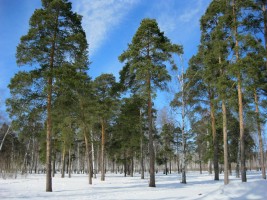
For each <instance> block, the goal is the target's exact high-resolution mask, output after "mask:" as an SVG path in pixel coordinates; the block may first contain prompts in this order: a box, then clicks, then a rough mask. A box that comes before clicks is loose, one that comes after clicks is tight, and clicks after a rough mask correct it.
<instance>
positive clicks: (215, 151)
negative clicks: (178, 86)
mask: <svg viewBox="0 0 267 200" xmlns="http://www.w3.org/2000/svg"><path fill="white" fill-rule="evenodd" d="M211 93H212V92H210V93H209V98H210V118H211V129H212V138H213V166H214V180H219V155H218V141H217V133H216V122H215V108H214V104H213V102H212V101H213V95H212V94H211Z"/></svg>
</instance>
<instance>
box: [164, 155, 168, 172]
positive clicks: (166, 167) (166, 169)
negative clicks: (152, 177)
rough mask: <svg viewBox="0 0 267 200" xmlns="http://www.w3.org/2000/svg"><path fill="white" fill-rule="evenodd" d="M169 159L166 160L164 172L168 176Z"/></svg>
mask: <svg viewBox="0 0 267 200" xmlns="http://www.w3.org/2000/svg"><path fill="white" fill-rule="evenodd" d="M167 164H168V163H167V158H165V170H164V173H165V175H167V174H168V166H167Z"/></svg>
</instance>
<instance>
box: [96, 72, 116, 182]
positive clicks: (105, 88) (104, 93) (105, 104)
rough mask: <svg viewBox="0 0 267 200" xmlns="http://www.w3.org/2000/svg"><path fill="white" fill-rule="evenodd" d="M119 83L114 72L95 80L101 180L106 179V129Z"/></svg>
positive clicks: (113, 108) (113, 107) (114, 105)
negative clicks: (99, 126) (99, 125)
mask: <svg viewBox="0 0 267 200" xmlns="http://www.w3.org/2000/svg"><path fill="white" fill-rule="evenodd" d="M116 88H117V83H116V80H115V77H114V76H113V75H112V74H102V75H100V76H98V77H97V78H96V79H95V80H94V89H95V93H96V99H97V106H98V108H97V116H98V117H99V121H100V124H101V181H104V180H105V155H106V153H105V151H106V147H105V146H106V130H107V127H108V122H109V120H110V119H111V118H112V114H113V112H114V110H115V107H116V104H117V103H116V101H117V98H118V96H119V93H118V91H117V90H116Z"/></svg>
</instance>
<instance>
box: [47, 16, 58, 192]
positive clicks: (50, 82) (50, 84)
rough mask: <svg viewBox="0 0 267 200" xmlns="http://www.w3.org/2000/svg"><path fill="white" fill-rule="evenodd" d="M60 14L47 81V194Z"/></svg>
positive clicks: (50, 184)
mask: <svg viewBox="0 0 267 200" xmlns="http://www.w3.org/2000/svg"><path fill="white" fill-rule="evenodd" d="M58 14H59V12H57V16H56V25H55V29H54V35H53V40H52V47H51V52H50V61H49V73H50V74H49V76H48V80H47V105H46V106H47V108H46V110H47V126H46V192H52V166H51V152H52V145H51V139H52V113H51V108H52V87H53V68H54V58H55V48H56V38H57V32H58Z"/></svg>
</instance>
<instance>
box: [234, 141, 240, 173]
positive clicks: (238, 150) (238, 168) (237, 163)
mask: <svg viewBox="0 0 267 200" xmlns="http://www.w3.org/2000/svg"><path fill="white" fill-rule="evenodd" d="M236 157H237V159H236V168H235V171H236V178H240V163H239V162H240V141H238V144H237V156H236Z"/></svg>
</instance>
